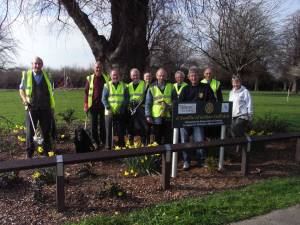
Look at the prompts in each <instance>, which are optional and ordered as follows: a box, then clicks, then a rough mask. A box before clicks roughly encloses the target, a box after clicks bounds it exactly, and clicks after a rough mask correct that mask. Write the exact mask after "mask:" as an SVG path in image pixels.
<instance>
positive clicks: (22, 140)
mask: <svg viewBox="0 0 300 225" xmlns="http://www.w3.org/2000/svg"><path fill="white" fill-rule="evenodd" d="M18 140H19V141H20V142H25V141H26V139H25V138H23V137H21V136H18Z"/></svg>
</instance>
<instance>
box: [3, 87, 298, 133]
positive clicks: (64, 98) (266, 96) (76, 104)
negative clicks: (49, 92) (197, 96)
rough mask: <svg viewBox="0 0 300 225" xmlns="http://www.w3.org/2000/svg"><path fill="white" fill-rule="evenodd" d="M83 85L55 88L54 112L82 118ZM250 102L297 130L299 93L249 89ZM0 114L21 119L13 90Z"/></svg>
mask: <svg viewBox="0 0 300 225" xmlns="http://www.w3.org/2000/svg"><path fill="white" fill-rule="evenodd" d="M83 92H84V91H83V89H77V90H55V99H56V113H59V112H64V111H65V110H66V109H70V108H73V109H75V116H76V117H77V118H79V119H81V120H83V119H84V116H85V114H84V112H83V96H84V93H83ZM251 94H252V97H253V102H254V113H255V116H254V118H255V117H257V116H262V115H263V114H265V113H272V114H274V115H278V116H279V117H280V118H282V119H286V120H288V121H289V122H290V124H291V129H292V130H300V95H291V96H290V98H289V102H287V101H286V93H282V92H251ZM0 95H1V109H0V116H4V117H6V118H7V119H9V120H11V121H12V122H14V123H18V124H21V123H23V121H24V108H23V106H22V104H21V99H20V97H19V93H18V91H17V90H0ZM224 99H225V100H227V99H228V91H224Z"/></svg>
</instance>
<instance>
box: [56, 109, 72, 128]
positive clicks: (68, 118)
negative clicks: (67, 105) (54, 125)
mask: <svg viewBox="0 0 300 225" xmlns="http://www.w3.org/2000/svg"><path fill="white" fill-rule="evenodd" d="M74 114H75V109H67V110H65V111H64V112H60V113H58V114H57V115H58V116H60V117H61V118H62V120H63V121H64V122H65V123H66V124H68V125H71V124H72V122H73V121H74V120H76V119H77V118H76V117H75V116H74Z"/></svg>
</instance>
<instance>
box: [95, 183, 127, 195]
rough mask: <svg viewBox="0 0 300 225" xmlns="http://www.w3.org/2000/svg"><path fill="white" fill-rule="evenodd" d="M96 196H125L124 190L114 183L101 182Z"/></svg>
mask: <svg viewBox="0 0 300 225" xmlns="http://www.w3.org/2000/svg"><path fill="white" fill-rule="evenodd" d="M97 196H98V197H99V198H105V197H110V198H112V197H113V198H124V197H125V196H126V192H125V191H124V190H123V189H122V188H121V187H120V186H119V185H118V184H116V183H112V182H108V183H106V182H102V185H100V186H99V191H98V192H97Z"/></svg>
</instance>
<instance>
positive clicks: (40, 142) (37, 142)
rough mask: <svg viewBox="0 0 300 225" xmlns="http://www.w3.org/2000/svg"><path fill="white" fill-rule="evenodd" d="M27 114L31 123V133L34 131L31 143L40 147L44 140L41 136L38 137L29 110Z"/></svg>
mask: <svg viewBox="0 0 300 225" xmlns="http://www.w3.org/2000/svg"><path fill="white" fill-rule="evenodd" d="M28 114H29V118H30V121H31V125H32V128H33V131H34V136H33V141H34V142H35V143H36V144H38V145H42V144H43V142H44V139H43V138H42V137H41V136H39V134H38V132H37V131H36V129H35V126H34V123H33V120H32V116H31V112H30V110H28Z"/></svg>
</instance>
